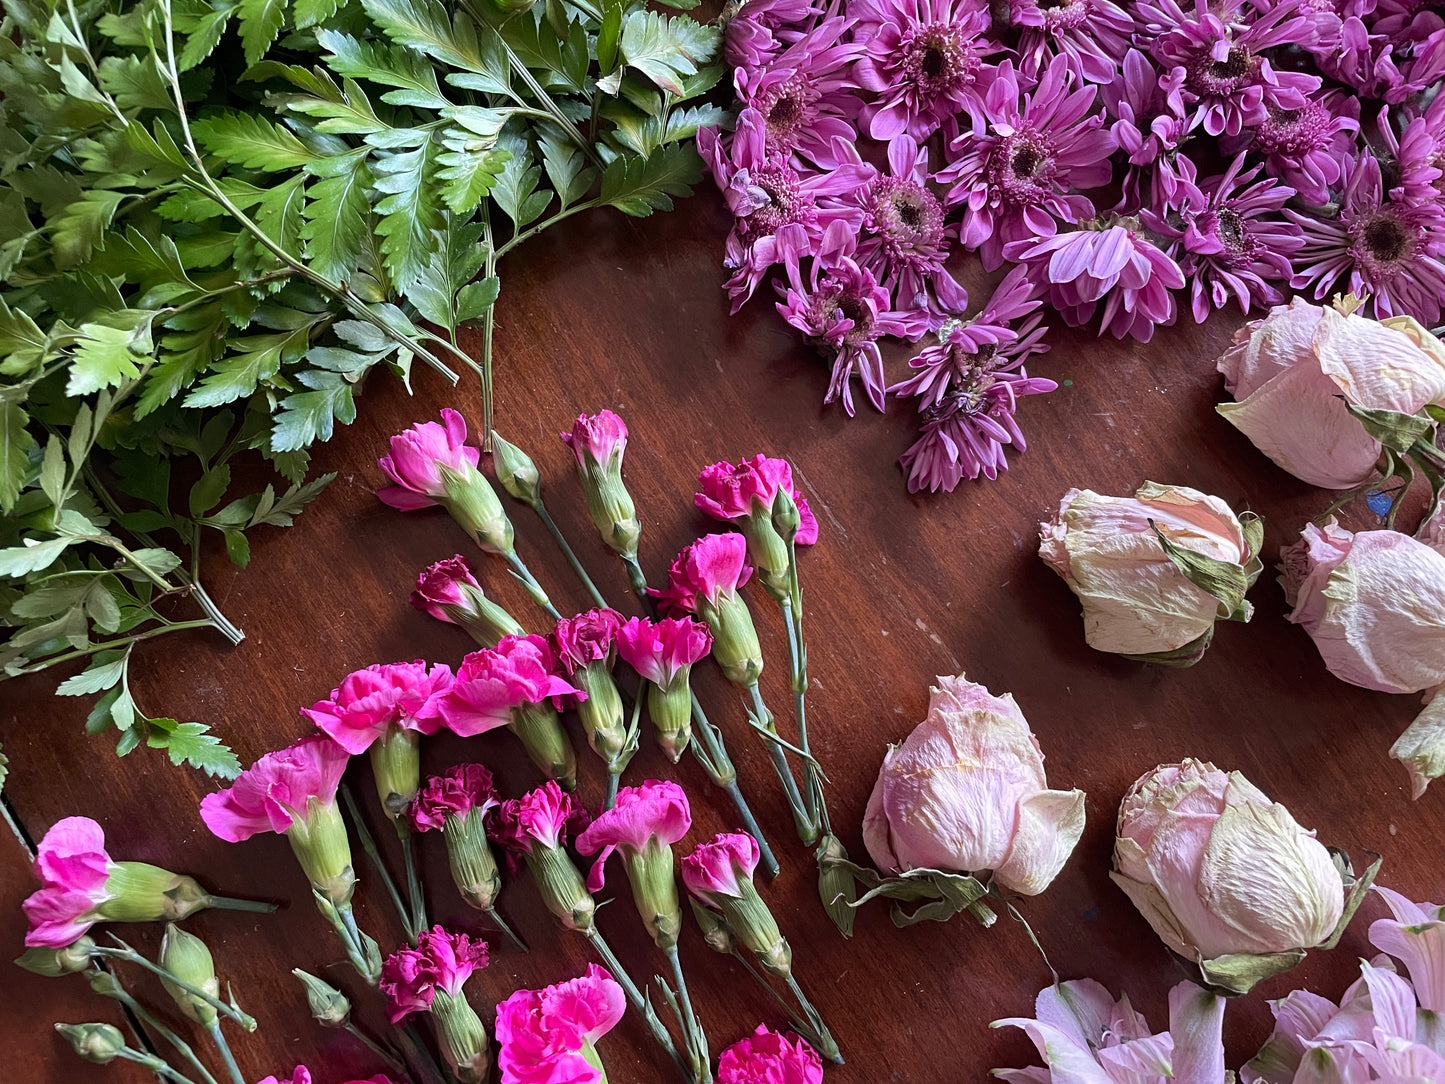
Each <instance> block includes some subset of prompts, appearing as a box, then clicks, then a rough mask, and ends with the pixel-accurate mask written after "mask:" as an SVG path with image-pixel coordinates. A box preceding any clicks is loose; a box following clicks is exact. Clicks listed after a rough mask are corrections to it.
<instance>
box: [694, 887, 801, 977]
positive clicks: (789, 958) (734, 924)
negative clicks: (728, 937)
mask: <svg viewBox="0 0 1445 1084" xmlns="http://www.w3.org/2000/svg"><path fill="white" fill-rule="evenodd" d="M738 889H739V890H740V893H741V894H740V895H737V896H727V895H723V894H718V895H717V896H715V897H714V899H713V902H714V903H716V904H717V907H718V909H719V910H720V911H722V916H723V921H724V922H726V923H727V925H728V929H730V930H732V932H733V936H734V937H736V938H737V939H738V941H739V942H741V943H742V945H743V946H744V947H745V948H747V950H748V951H749V952H751V953H752V954H753V955H754V956H756V957H757V960H758V963H760V964H762V965H763V969H764V970H765V971H768V972H770V973H771V974H774V975H777V976H778V977H779V978H786V977H787V976H788V975H789V974H790V973H791V972H792V970H793V950H792V948H791V947H789V945H788V941H787V938H785V937H784V936H783V932H782V931H781V930H780V929H778V920H777V919H776V918H774V917H773V912H772V911H771V910H769V908H768V905H767V904H766V903H765V902H764V901H763V898H762V897H761V896H760V895H758V890H757V887H756V886H755V885H754V884H753V881H752V878H751V877H739V878H738Z"/></svg>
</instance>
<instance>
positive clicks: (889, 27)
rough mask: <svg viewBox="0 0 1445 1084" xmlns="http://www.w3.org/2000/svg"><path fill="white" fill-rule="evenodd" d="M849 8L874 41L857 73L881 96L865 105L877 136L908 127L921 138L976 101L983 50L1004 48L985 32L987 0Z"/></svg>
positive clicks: (874, 0)
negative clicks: (986, 37) (984, 0)
mask: <svg viewBox="0 0 1445 1084" xmlns="http://www.w3.org/2000/svg"><path fill="white" fill-rule="evenodd" d="M849 14H850V15H852V16H854V17H856V18H857V20H858V24H857V28H856V30H855V34H856V36H857V39H858V40H859V41H861V42H863V43H864V44H865V45H866V46H867V53H866V55H865V56H864V57H863V58H862V59H860V60H859V61H858V63H857V64H855V65H854V67H853V78H854V80H855V81H856V82H857V84H858V86H860V87H862V88H863V89H864V90H866V91H870V92H872V93H873V94H876V95H877V96H878V98H877V100H876V101H872V102H868V103H866V104H865V105H864V106H863V110H862V119H863V126H864V128H865V129H866V130H867V131H868V134H869V135H871V136H872V137H873V138H874V139H880V140H891V139H893V138H894V137H895V136H898V135H901V134H903V133H904V132H907V133H908V134H909V135H911V136H912V137H913V138H914V139H916V140H919V141H922V140H925V139H927V138H928V137H929V136H930V135H932V134H933V133H934V132H936V131H937V130H938V127H939V125H941V124H942V123H943V122H944V120H945V119H947V118H949V117H952V116H953V115H954V114H956V113H958V112H960V111H961V110H964V109H973V108H976V107H977V105H978V100H979V94H980V92H981V86H980V81H981V80H982V79H983V78H984V76H985V75H986V74H987V72H988V67H987V65H985V64H984V59H983V58H984V57H985V56H988V55H989V54H990V53H995V52H997V51H998V49H999V46H998V45H996V44H994V43H993V42H990V41H987V40H985V39H984V37H983V35H984V34H986V33H987V32H988V28H989V14H988V4H987V3H985V2H983V0H853V3H852V4H851V5H849Z"/></svg>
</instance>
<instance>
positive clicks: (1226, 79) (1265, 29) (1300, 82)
mask: <svg viewBox="0 0 1445 1084" xmlns="http://www.w3.org/2000/svg"><path fill="white" fill-rule="evenodd" d="M1296 6H1297V5H1295V4H1292V3H1283V4H1278V5H1276V6H1275V7H1274V8H1272V9H1268V10H1263V11H1260V10H1258V9H1257V8H1255V7H1254V5H1253V4H1252V3H1251V2H1250V0H1223V3H1215V4H1211V3H1210V0H1194V3H1193V4H1192V5H1191V7H1190V8H1189V9H1188V10H1186V9H1185V8H1184V7H1183V6H1181V3H1180V0H1144V2H1142V3H1141V4H1140V5H1139V17H1140V21H1141V22H1142V23H1144V24H1145V26H1144V29H1145V33H1146V34H1148V35H1150V36H1151V37H1152V41H1151V44H1150V51H1151V52H1152V53H1153V55H1154V58H1155V59H1156V60H1158V61H1159V63H1160V64H1161V65H1163V66H1164V67H1165V68H1166V69H1182V70H1183V72H1184V79H1183V82H1182V86H1181V88H1180V90H1179V92H1178V95H1179V99H1178V100H1179V104H1180V106H1181V107H1182V108H1181V110H1180V111H1181V112H1183V113H1184V114H1186V115H1187V117H1188V119H1189V126H1190V128H1203V129H1204V130H1205V131H1206V132H1207V133H1209V134H1210V135H1213V136H1217V135H1220V134H1221V133H1228V134H1229V135H1238V134H1239V133H1240V132H1242V131H1243V130H1244V129H1245V128H1247V127H1250V126H1252V125H1255V124H1260V123H1262V122H1263V121H1264V119H1265V117H1266V115H1267V109H1268V107H1269V106H1271V105H1272V106H1274V107H1276V108H1278V109H1301V108H1303V107H1304V104H1305V101H1306V99H1307V98H1308V96H1309V95H1310V94H1312V93H1313V92H1314V91H1316V90H1318V89H1319V86H1320V79H1319V77H1318V76H1315V75H1306V74H1304V73H1303V72H1291V71H1279V72H1277V71H1275V70H1274V68H1273V67H1272V66H1271V65H1270V62H1269V60H1268V59H1266V58H1265V57H1264V56H1263V52H1264V50H1266V49H1271V48H1274V47H1275V46H1280V45H1287V44H1289V43H1291V42H1298V41H1303V40H1305V39H1307V38H1308V37H1309V35H1310V32H1311V27H1310V22H1309V20H1308V19H1306V18H1304V17H1303V16H1300V15H1299V14H1298V13H1297V11H1296Z"/></svg>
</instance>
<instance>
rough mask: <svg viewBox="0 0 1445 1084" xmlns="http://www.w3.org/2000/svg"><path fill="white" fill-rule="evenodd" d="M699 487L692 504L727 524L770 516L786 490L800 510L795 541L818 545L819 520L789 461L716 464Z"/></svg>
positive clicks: (700, 478)
mask: <svg viewBox="0 0 1445 1084" xmlns="http://www.w3.org/2000/svg"><path fill="white" fill-rule="evenodd" d="M697 486H698V492H697V493H694V494H693V497H692V503H693V504H694V505H696V506H697V507H698V508H699V509H701V510H702V511H703V512H706V513H707V514H708V515H710V516H712V518H713V519H720V520H723V521H724V522H727V523H736V522H738V521H739V520H745V519H748V518H750V517H751V516H753V515H754V514H756V513H759V512H761V513H764V514H768V513H771V511H772V508H773V502H774V501H775V500H777V497H778V491H779V490H782V489H786V490H787V491H788V493H789V494H790V495H791V496H792V498H793V502H794V503H795V504H796V505H797V506H798V520H799V522H798V533H797V535H796V537H795V538H794V539H793V541H795V542H796V543H797V544H798V545H800V546H811V545H813V544H814V543H815V542H817V541H818V520H817V518H816V517H815V516H814V515H813V511H812V509H810V508H809V507H808V499H807V498H806V497H804V496H803V494H802V493H801V492H799V490H798V488H797V487H796V486H795V485H793V468H792V466H791V465H789V463H788V461H787V460H786V459H773V458H771V457H769V456H765V455H763V454H762V453H761V452H759V453H758V454H757V455H755V456H753V457H752V458H751V459H743V460H740V461H739V462H738V464H737V466H733V465H732V464H731V463H728V462H722V463H714V464H712V465H711V466H707V467H704V468H703V469H702V473H701V474H699V475H698V478H697Z"/></svg>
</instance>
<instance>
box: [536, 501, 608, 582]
mask: <svg viewBox="0 0 1445 1084" xmlns="http://www.w3.org/2000/svg"><path fill="white" fill-rule="evenodd" d="M535 509H536V512H537V515H538V516H540V517H541V519H542V525H543V526H544V527H546V528H547V533H548V534H550V535H551V536H552V541H554V542H556V543H557V548H558V549H560V550H561V551H562V556H563V557H565V558H566V559H567V564H568V565H569V566H570V567H571V569H572V571H573V572H574V573H575V574H576V576H577V578H578V579H579V580H581V581H582V586H583V587H584V588H586V589H587V594H588V595H589V596H591V598H592V601H593V602H595V603H596V604H597V605H598V606H601V607H602V608H603V609H606V608H607V600H606V599H605V598H603V597H602V592H601V591H599V590H597V585H596V584H595V583H593V582H592V577H591V576H589V575H587V569H586V568H584V567H583V566H582V562H581V561H580V560H578V558H577V552H576V551H575V550H574V549H573V548H572V546H571V545H570V544H569V543H568V541H567V537H566V536H565V535H564V534H563V533H562V528H560V527H558V526H557V523H556V521H555V520H553V519H552V516H551V515H550V514H549V513H548V511H547V502H546V501H543V500H541V499H540V498H539V499H538V501H537V503H536V505H535Z"/></svg>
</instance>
